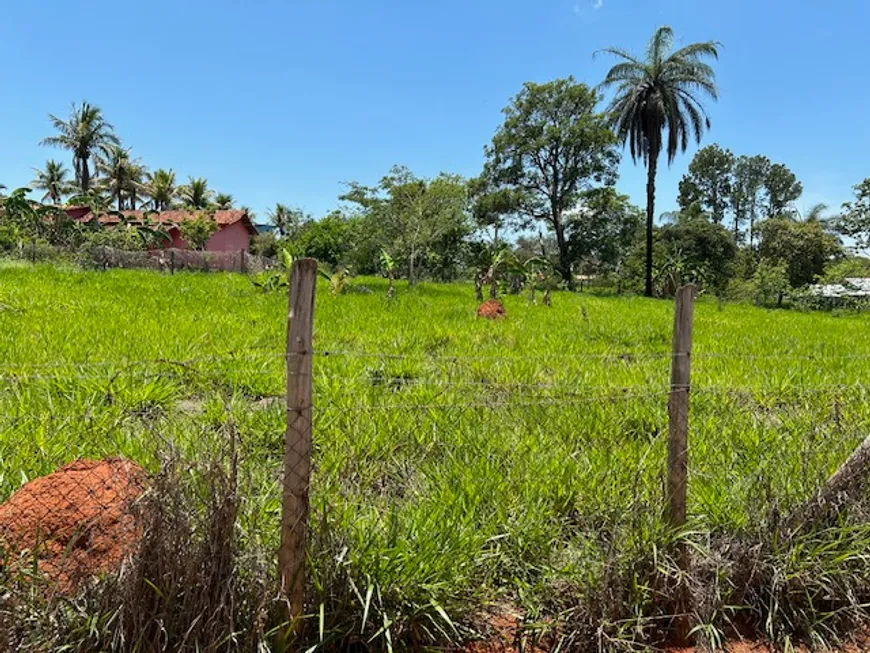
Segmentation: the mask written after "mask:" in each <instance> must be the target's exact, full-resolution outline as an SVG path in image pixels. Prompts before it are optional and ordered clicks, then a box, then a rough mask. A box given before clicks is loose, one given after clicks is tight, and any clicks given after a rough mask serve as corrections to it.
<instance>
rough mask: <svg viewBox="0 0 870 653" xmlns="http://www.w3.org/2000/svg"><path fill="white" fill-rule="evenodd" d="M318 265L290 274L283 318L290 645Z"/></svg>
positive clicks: (301, 589)
mask: <svg viewBox="0 0 870 653" xmlns="http://www.w3.org/2000/svg"><path fill="white" fill-rule="evenodd" d="M316 287H317V261H315V260H314V259H312V258H303V259H299V260H297V261H295V262H294V263H293V268H292V270H291V273H290V292H289V295H290V305H289V311H288V314H287V433H286V437H285V441H284V488H283V502H282V511H281V548H280V549H279V550H278V570H279V578H280V582H281V595H282V597H283V598H284V599H285V600H286V601H287V609H288V618H289V622H290V628H289V629H288V630H287V631H286V632H285V641H288V642H289V639H290V637H292V635H293V633H295V632H298V628H299V626H300V624H301V618H302V616H303V609H304V598H305V543H306V531H307V527H308V482H309V475H310V471H311V402H312V396H311V395H312V384H311V371H312V357H313V349H312V341H311V338H312V330H313V329H312V327H313V322H314V294H315V289H316Z"/></svg>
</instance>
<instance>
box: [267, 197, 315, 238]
mask: <svg viewBox="0 0 870 653" xmlns="http://www.w3.org/2000/svg"><path fill="white" fill-rule="evenodd" d="M266 215H267V216H268V217H269V222H270V223H272V224H273V225H274V226H275V229H276V230H277V231H278V233H279V234H280V235H281V236H282V237H285V238H293V237H294V236H295V235H296V234H297V233H298V231H299V227H301V226H302V224H303V223H304V222H305V221H306V216H305V212H304V211H303V210H302V209H294V208H290V207H289V206H287V205H286V204H281V203H280V202H279V203H277V204H275V207H274V208H272V209H269V210H268V211H266Z"/></svg>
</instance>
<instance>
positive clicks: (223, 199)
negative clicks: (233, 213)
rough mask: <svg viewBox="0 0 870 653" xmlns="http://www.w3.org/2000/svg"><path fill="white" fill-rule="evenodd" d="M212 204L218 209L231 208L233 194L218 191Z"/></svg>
mask: <svg viewBox="0 0 870 653" xmlns="http://www.w3.org/2000/svg"><path fill="white" fill-rule="evenodd" d="M214 204H215V206H216V207H218V208H219V209H231V208H233V196H232V195H230V194H229V193H218V194H217V195H215V197H214Z"/></svg>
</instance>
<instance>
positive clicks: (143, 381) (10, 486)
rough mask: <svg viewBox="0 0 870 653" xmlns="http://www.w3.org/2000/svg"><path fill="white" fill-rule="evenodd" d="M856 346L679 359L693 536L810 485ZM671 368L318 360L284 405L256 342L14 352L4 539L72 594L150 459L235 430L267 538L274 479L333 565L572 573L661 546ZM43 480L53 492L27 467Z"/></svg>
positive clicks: (281, 378)
mask: <svg viewBox="0 0 870 653" xmlns="http://www.w3.org/2000/svg"><path fill="white" fill-rule="evenodd" d="M864 358H866V357H859V356H833V357H812V358H809V357H804V356H783V357H767V356H744V357H741V356H737V355H734V354H723V355H714V354H708V355H704V354H703V352H702V353H696V354H692V356H691V360H692V383H691V386H690V392H689V413H688V421H689V474H688V499H687V503H688V525H687V528H689V529H703V530H706V531H709V532H714V533H715V532H727V533H735V532H741V531H745V530H747V529H759V530H761V529H766V528H770V527H773V526H776V525H777V524H778V523H779V521H780V520H781V519H782V516H783V515H786V514H788V513H789V511H790V510H791V509H792V508H794V507H795V506H797V505H799V504H800V503H801V502H803V501H806V500H807V499H808V498H809V497H811V496H812V495H813V493H814V492H815V491H816V490H817V489H818V488H819V487H820V486H821V485H822V484H823V483H824V482H825V480H826V479H827V478H828V477H829V476H830V475H831V474H832V473H833V472H834V471H835V470H836V469H837V468H838V466H839V465H841V464H842V463H843V461H844V460H846V458H847V457H848V456H849V454H850V453H851V452H852V451H853V450H854V449H855V447H856V446H857V445H858V444H859V443H860V442H861V441H862V440H863V438H864V437H865V436H866V433H867V432H868V426H870V409H867V408H865V407H866V406H867V405H868V403H867V396H868V391H870V386H865V385H864V384H863V383H860V382H856V383H843V382H842V379H843V378H844V373H843V371H844V370H847V371H848V372H849V378H857V379H860V378H862V375H861V373H860V372H861V370H863V367H862V366H863V365H864V363H862V361H863V360H864ZM671 359H672V356H671V355H670V354H660V353H658V354H650V353H637V354H632V353H625V352H623V353H620V354H610V353H608V354H601V355H599V354H590V355H589V356H579V357H578V356H572V357H567V356H566V357H559V356H553V357H551V358H550V357H545V358H539V357H537V358H534V359H529V358H524V357H522V356H520V355H516V356H493V357H484V356H467V357H461V356H459V357H456V356H425V355H424V356H406V355H404V354H393V353H390V352H386V353H380V352H359V353H354V352H352V351H340V352H339V351H324V352H321V353H319V354H315V356H314V363H313V375H312V382H313V398H312V405H311V407H310V409H309V410H307V411H303V412H302V413H300V414H299V415H288V413H287V411H286V394H285V389H286V381H287V379H286V356H285V354H284V353H282V352H280V351H277V352H276V351H274V350H271V351H270V350H268V349H265V348H260V347H253V348H251V349H250V350H246V351H239V352H233V353H232V354H231V355H227V352H216V353H215V354H214V355H207V356H195V357H191V358H189V359H187V360H183V361H171V360H162V359H153V360H142V361H123V362H114V361H85V362H64V361H55V362H51V363H47V364H42V363H40V364H37V365H33V366H26V365H20V364H16V363H8V364H7V366H5V367H4V368H3V380H4V384H3V386H2V388H0V501H2V502H4V503H2V504H0V540H3V542H4V544H5V547H6V548H7V549H8V550H9V551H12V552H13V555H17V556H20V557H21V560H22V561H25V560H31V561H32V560H34V559H35V560H36V561H37V567H38V569H39V570H40V571H43V572H44V573H46V574H49V575H53V576H54V577H55V578H56V579H57V580H58V582H59V583H60V584H61V585H62V586H65V587H72V586H74V585H76V584H78V583H79V582H81V579H82V577H83V575H85V574H86V573H93V570H94V565H97V564H103V563H96V562H94V560H95V559H96V558H97V557H99V558H100V559H101V560H103V561H104V563H105V564H106V565H109V566H110V567H111V566H112V565H115V564H116V563H117V562H118V561H119V559H120V557H124V556H127V555H128V554H130V552H131V551H132V549H130V548H129V547H127V545H128V544H130V543H134V542H136V541H138V540H139V539H140V538H141V536H142V530H141V529H142V528H143V526H142V524H143V522H142V521H141V520H137V519H136V518H135V514H136V513H135V509H134V506H135V505H137V501H139V499H140V497H142V496H143V494H144V493H146V490H147V488H149V487H151V485H152V483H153V480H152V479H154V478H155V475H158V474H159V473H160V470H161V469H162V467H163V465H164V463H165V459H163V458H161V455H160V451H161V450H162V449H165V448H166V447H171V448H172V450H173V451H174V452H176V454H177V455H178V456H180V457H181V458H183V459H184V460H185V461H188V463H189V464H190V465H195V464H196V461H197V458H198V456H199V455H200V452H201V450H202V448H203V447H204V446H206V445H207V444H214V443H220V442H223V443H227V442H228V437H229V436H228V435H227V434H228V433H229V431H228V425H232V433H233V436H232V437H233V438H234V440H233V442H234V445H233V446H234V447H235V446H237V447H238V451H237V455H238V458H239V460H240V466H241V468H242V470H243V471H244V473H245V475H246V476H247V477H248V478H249V479H250V482H249V486H248V487H249V493H248V494H246V495H244V496H243V497H241V498H240V509H239V513H238V515H237V519H238V520H239V524H240V529H241V530H242V531H243V532H244V533H245V538H246V541H248V542H257V543H259V545H262V547H263V548H264V549H265V550H275V549H276V548H277V543H278V540H279V539H280V530H279V519H278V518H277V514H279V512H280V506H281V504H282V502H285V501H287V500H288V495H287V490H286V489H284V488H287V487H288V486H289V487H291V488H293V490H292V492H291V495H292V497H291V500H294V501H298V502H306V503H305V505H306V508H305V511H304V513H303V514H304V515H305V516H307V515H308V513H309V509H308V507H307V506H308V504H307V502H308V501H309V500H310V515H311V532H310V535H309V538H308V543H307V546H309V547H320V548H321V549H322V548H323V547H325V546H326V545H324V544H322V542H323V541H324V539H327V540H329V541H330V542H333V541H334V539H335V538H336V537H337V538H338V539H339V540H340V541H341V542H342V545H341V546H340V547H338V550H339V552H338V555H341V551H343V550H345V549H349V550H352V553H348V554H346V555H349V556H356V557H355V558H354V560H355V564H359V565H362V566H365V565H366V564H368V565H375V562H374V561H367V560H366V557H365V556H366V551H367V550H369V549H367V548H366V547H371V549H370V550H372V551H381V552H383V551H391V552H392V553H391V554H390V555H394V556H395V558H394V559H390V560H381V561H380V562H377V564H378V565H382V567H380V569H381V570H382V571H383V569H384V568H387V569H390V570H391V571H390V573H393V574H395V577H396V578H402V577H403V576H402V574H403V573H411V572H410V571H407V569H412V568H413V566H414V565H420V564H423V562H422V561H423V556H429V557H428V558H426V560H427V564H432V565H434V569H435V570H434V571H432V573H433V574H435V575H436V576H437V575H438V574H439V573H443V574H449V573H454V572H453V571H451V570H449V569H448V568H449V566H450V565H451V564H453V565H457V566H459V567H460V568H462V569H466V570H467V569H472V568H473V569H475V570H477V571H476V572H475V573H479V570H480V569H481V568H483V569H485V570H486V574H487V575H488V576H489V577H494V578H497V577H499V576H501V575H504V574H509V573H511V564H512V563H513V562H515V560H516V559H518V558H533V557H534V556H535V555H544V553H542V552H539V553H535V547H540V546H541V544H540V542H541V541H545V540H547V538H549V540H550V541H558V542H561V543H562V544H560V545H559V546H558V547H556V546H554V550H552V551H547V552H546V555H547V556H565V564H566V565H568V564H569V563H571V561H572V560H573V558H572V556H575V555H581V554H582V555H583V556H589V557H592V558H594V557H596V556H598V557H602V556H606V555H608V551H612V549H613V547H616V546H617V545H619V546H628V545H629V544H630V543H634V544H637V543H638V542H643V541H648V540H649V541H656V538H659V537H665V531H666V526H665V520H664V519H663V515H664V514H665V510H666V509H665V505H666V478H667V439H668V424H669V422H668V399H669V396H670V394H671V389H670V388H669V386H668V385H667V379H668V371H669V367H670V364H671ZM850 366H855V367H850ZM868 371H870V370H868ZM867 378H870V376H868V377H867ZM288 418H290V419H291V420H299V421H300V424H302V422H308V421H309V420H310V423H311V427H312V432H313V440H312V448H311V450H310V451H309V449H308V445H307V443H306V442H305V441H303V440H294V441H292V442H291V445H292V446H291V447H289V454H288V450H287V449H285V433H286V427H287V421H286V420H287V419H288ZM298 430H302V429H298ZM285 455H289V456H290V458H287V459H285V458H284V456H285ZM309 458H310V461H311V462H310V465H311V466H310V468H306V465H307V464H308V463H307V462H306V461H308V460H309ZM86 461H92V462H86ZM55 470H60V472H61V473H62V474H63V477H62V483H61V482H59V481H49V480H45V479H44V478H41V477H44V476H45V475H46V474H49V473H50V472H53V471H55ZM285 470H286V471H287V472H288V473H290V474H294V473H295V474H297V476H296V477H295V478H291V479H287V478H286V477H285V476H284V475H283V474H284V472H285ZM297 470H298V471H297ZM309 473H310V476H309ZM48 478H51V477H48ZM34 479H37V480H34ZM288 480H289V481H290V482H289V483H288V482H287V481H288ZM29 481H32V482H31V483H29V484H28V482H29ZM22 493H23V494H22ZM854 510H855V511H860V510H864V511H866V506H863V507H862V506H855V507H854ZM63 514H65V515H67V517H68V516H69V515H70V514H73V515H74V518H73V519H71V520H70V519H68V520H67V521H66V522H64V523H60V522H59V517H58V515H63ZM862 514H864V513H862ZM263 515H268V519H266V518H264V517H263ZM336 532H337V533H338V535H336ZM106 538H114V539H111V541H110V540H108V539H106ZM329 538H333V539H329ZM432 541H434V542H438V543H439V544H438V547H437V548H435V549H433V548H432V544H431V542H432ZM373 543H378V544H379V545H378V546H375V545H374V544H373ZM381 545H382V546H381ZM130 546H132V544H131V545H130ZM330 546H332V545H330ZM112 547H114V548H112ZM466 548H470V550H471V552H470V553H469V552H466V551H465V549H466ZM330 550H332V549H330ZM119 552H120V553H119ZM333 553H334V551H333ZM28 556H29V557H28ZM119 556H120V557H119ZM433 561H435V562H433ZM312 564H317V563H312ZM572 564H573V563H572ZM19 568H20V569H21V570H25V569H27V568H28V567H27V565H25V564H21V565H20V567H19ZM103 569H108V567H105V568H104V567H99V569H98V570H103ZM384 573H386V572H384ZM468 573H470V572H468Z"/></svg>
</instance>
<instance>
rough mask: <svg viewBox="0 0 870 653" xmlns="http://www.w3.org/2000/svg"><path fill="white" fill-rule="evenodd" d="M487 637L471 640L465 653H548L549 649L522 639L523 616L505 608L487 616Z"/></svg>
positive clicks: (464, 649) (464, 650)
mask: <svg viewBox="0 0 870 653" xmlns="http://www.w3.org/2000/svg"><path fill="white" fill-rule="evenodd" d="M485 631H486V632H487V633H488V634H489V636H488V637H487V638H486V639H483V640H479V641H476V642H469V643H468V644H467V645H466V646H465V647H464V648H463V649H462V651H463V653H516V652H517V651H523V652H524V653H546V651H547V649H546V648H542V647H541V646H533V645H531V644H530V643H529V642H527V641H526V642H524V641H523V639H522V617H521V616H520V614H519V612H518V611H516V610H512V609H510V608H503V609H500V610H498V611H497V612H494V613H493V614H490V615H487V616H486V617H485Z"/></svg>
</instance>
